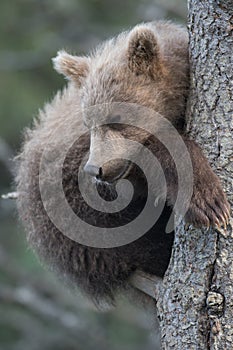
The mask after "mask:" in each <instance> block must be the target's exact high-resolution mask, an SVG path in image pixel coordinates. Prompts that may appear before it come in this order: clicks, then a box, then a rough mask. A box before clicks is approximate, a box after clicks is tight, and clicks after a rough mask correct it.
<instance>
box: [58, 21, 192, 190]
mask: <svg viewBox="0 0 233 350" xmlns="http://www.w3.org/2000/svg"><path fill="white" fill-rule="evenodd" d="M187 45H188V40H187V33H186V31H185V30H184V29H183V28H179V27H178V26H177V25H173V24H171V23H164V22H163V23H160V22H158V23H156V24H155V23H148V24H141V25H138V26H136V27H135V28H133V29H132V30H131V31H129V32H125V33H122V34H120V35H119V36H118V37H116V38H114V39H112V40H110V41H108V42H106V43H105V44H103V45H101V46H100V47H99V48H98V49H97V50H96V51H95V52H94V53H93V54H92V55H90V56H88V57H78V56H72V55H70V54H68V53H66V52H65V51H60V52H59V53H58V55H57V57H56V58H54V59H53V62H54V66H55V69H56V70H57V71H58V72H59V73H62V74H63V75H65V77H66V78H67V79H69V80H71V82H72V84H74V85H75V86H76V87H77V96H79V98H80V101H81V108H82V111H83V122H84V124H85V125H86V126H87V127H88V129H89V130H90V135H91V136H90V156H89V160H88V162H87V164H86V166H85V171H87V172H88V173H90V174H91V175H92V176H94V177H95V178H96V179H99V180H102V181H105V182H109V183H110V182H114V181H115V180H118V179H120V178H124V177H127V176H128V175H129V174H130V173H131V172H132V164H133V163H132V162H131V161H129V160H128V159H129V158H132V156H133V155H134V154H137V153H138V147H137V143H141V144H143V145H145V144H146V143H150V137H151V135H150V133H149V132H148V127H149V125H150V122H149V121H148V111H149V110H151V111H154V112H157V113H159V114H160V115H162V116H163V117H164V118H166V119H167V120H169V121H170V122H171V123H172V124H173V125H174V126H175V127H176V128H178V129H179V128H182V127H183V124H184V108H185V100H186V97H187V92H188V50H187ZM123 115H124V116H123ZM132 118H133V119H132ZM139 118H140V122H141V124H140V127H139V126H138V125H135V124H137V123H135V121H137V120H138V119H139ZM144 123H145V125H147V131H146V130H143V124H144ZM126 136H127V139H130V140H131V141H136V142H131V144H130V145H129V144H126V143H125V142H124V140H125V138H126ZM112 140H114V142H112ZM109 155H111V159H109Z"/></svg>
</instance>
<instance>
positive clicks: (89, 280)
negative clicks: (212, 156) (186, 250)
mask: <svg viewBox="0 0 233 350" xmlns="http://www.w3.org/2000/svg"><path fill="white" fill-rule="evenodd" d="M53 63H54V67H55V69H56V70H57V72H59V73H61V74H63V75H64V76H65V77H66V78H67V79H68V80H69V82H68V84H67V87H66V88H65V89H64V90H63V91H62V92H58V94H57V95H56V96H55V98H54V99H53V101H52V102H51V103H49V104H47V105H45V107H44V109H43V110H42V111H40V113H39V117H38V118H37V120H36V121H35V123H34V126H33V127H32V128H31V129H28V130H27V131H26V133H25V141H24V144H23V146H22V151H21V153H20V155H19V156H18V157H17V159H18V167H17V169H18V170H17V177H16V182H17V191H18V193H19V198H18V211H19V216H20V218H21V220H22V222H23V224H24V226H25V229H26V232H27V239H28V242H29V244H30V245H31V247H32V248H33V249H34V250H35V252H36V253H37V254H38V256H39V257H40V258H41V259H42V260H43V261H45V262H46V263H47V264H48V266H49V267H50V268H51V269H52V270H54V271H55V272H56V273H57V274H58V276H59V277H60V278H61V279H62V280H63V279H67V280H69V281H71V283H73V284H74V285H76V286H77V287H78V288H80V289H81V290H82V291H83V292H84V293H85V294H87V295H88V296H89V297H90V298H91V299H92V300H93V301H94V302H95V303H96V304H97V305H98V304H100V303H101V302H102V300H105V301H107V302H108V303H109V302H110V303H114V298H115V295H116V293H117V292H119V291H122V290H124V289H126V288H127V287H128V281H129V279H130V276H131V275H132V274H133V272H134V271H135V270H137V269H139V270H143V271H145V272H148V273H151V274H155V275H157V276H161V277H162V276H163V275H164V273H165V271H166V269H167V266H168V263H169V259H170V255H171V249H172V244H173V238H174V232H173V231H172V232H170V233H165V231H166V225H167V222H168V220H169V218H170V217H171V213H172V209H173V207H174V205H175V202H176V197H177V193H178V172H177V169H176V164H175V162H174V160H173V158H172V156H171V154H170V153H169V151H168V149H167V147H166V145H164V144H163V143H162V142H161V140H159V137H156V136H155V135H154V134H153V133H150V132H148V127H147V128H145V129H146V130H145V129H143V128H142V127H138V126H134V125H127V124H126V123H125V122H122V123H121V115H120V114H119V111H118V112H117V113H115V114H114V113H112V112H111V108H110V109H108V105H110V106H111V105H114V104H115V105H117V106H121V105H122V104H124V103H126V104H129V105H130V106H133V105H137V106H141V107H142V110H143V108H146V109H147V110H150V111H153V112H155V113H158V114H159V115H161V116H162V117H163V118H164V119H165V120H166V121H168V122H169V123H170V124H171V125H172V126H173V127H174V128H175V130H176V131H177V133H178V134H179V135H180V138H181V140H182V142H183V143H184V145H185V147H186V149H187V150H188V153H189V156H190V159H191V163H192V171H193V173H192V177H193V188H192V196H191V201H190V203H189V206H188V208H187V211H186V214H185V217H184V219H185V220H186V222H188V223H190V224H193V225H195V226H198V227H202V226H204V227H209V226H211V225H212V226H215V225H218V226H220V225H224V226H225V225H226V223H227V221H228V218H229V205H228V202H227V199H226V196H225V194H224V192H223V189H222V187H221V185H220V182H219V179H218V177H217V176H216V175H215V174H214V173H213V171H212V170H211V168H210V166H209V164H208V161H207V160H206V158H205V157H204V155H203V154H202V152H201V150H200V148H199V146H198V145H197V144H196V143H195V142H194V141H192V140H190V139H189V138H188V137H187V136H186V135H185V103H186V100H187V95H188V87H189V62H188V35H187V32H186V30H185V29H184V28H182V27H180V26H178V25H175V24H172V23H170V22H152V23H143V24H139V25H137V26H136V27H134V28H133V29H132V30H129V31H127V32H124V33H121V34H120V35H118V36H117V37H115V38H113V39H111V40H109V41H107V42H105V43H103V44H102V45H100V46H99V47H98V48H97V49H96V50H95V51H94V52H93V53H92V54H91V55H90V56H87V57H79V56H73V55H70V54H68V53H66V52H65V51H60V52H59V53H58V55H57V57H56V58H55V59H53ZM94 106H97V109H96V110H95V109H93V111H94V113H89V114H88V113H86V111H90V110H92V108H93V107H94ZM102 106H105V107H102ZM106 106H107V107H106ZM139 109H140V108H139ZM106 110H107V112H106ZM136 114H138V115H137V118H138V119H140V113H139V112H137V111H136V110H135V115H136ZM103 117H104V118H105V119H104V122H103V123H102V122H101V123H100V122H99V121H100V120H101V118H103ZM143 118H144V117H143ZM158 120H159V119H158ZM143 123H144V125H147V119H143ZM148 123H149V121H148ZM158 124H159V122H158ZM156 128H157V129H158V130H160V128H161V125H158V126H155V129H156ZM71 135H72V137H74V139H75V137H76V135H77V137H76V139H77V140H76V141H75V142H74V143H73V144H72V146H71V147H69V149H68V151H67V154H66V157H65V160H64V163H63V167H62V186H63V191H64V194H65V198H66V200H67V202H68V204H69V206H70V207H71V208H72V210H73V212H74V213H75V214H76V215H77V216H79V217H80V218H81V219H82V220H83V221H85V222H87V223H88V224H89V225H92V226H96V227H105V228H116V227H118V226H121V228H122V227H124V225H126V224H128V223H129V222H130V221H131V220H134V219H135V217H137V216H138V215H139V214H140V212H141V211H142V210H143V208H144V206H145V203H146V200H147V198H148V197H150V200H151V201H152V202H153V203H156V196H157V194H156V193H159V190H160V182H158V183H156V181H157V180H156V179H157V177H156V171H155V170H153V172H154V173H152V178H154V179H155V184H154V188H153V186H152V188H150V186H149V185H148V183H147V178H146V176H145V174H144V172H143V169H140V167H138V166H137V164H135V163H134V162H133V161H130V160H129V158H130V156H132V154H134V155H135V154H137V152H139V151H138V149H137V148H132V149H131V147H129V148H128V147H122V146H119V145H118V146H116V147H115V148H114V147H112V148H111V149H110V148H109V147H105V145H106V140H107V141H110V142H111V141H112V140H114V141H115V142H116V143H118V142H120V141H122V140H124V139H128V140H130V141H131V142H132V144H134V143H135V142H136V143H138V144H140V145H142V147H144V148H147V149H148V150H149V151H150V152H151V154H153V155H154V156H155V157H156V159H158V161H159V163H160V166H161V169H162V171H163V173H164V176H165V180H166V188H167V191H166V198H165V205H164V207H163V210H162V212H161V215H160V216H159V218H158V220H157V221H156V222H155V223H154V224H153V225H152V226H151V227H150V228H149V229H148V230H147V232H145V233H144V234H143V235H142V236H141V237H139V238H138V239H136V240H134V241H132V242H130V243H128V244H124V245H119V246H115V247H113V248H111V247H110V248H104V247H94V246H88V245H84V244H81V243H79V242H76V241H75V240H73V239H71V238H69V237H67V236H66V235H65V234H64V233H63V232H62V230H60V229H59V228H58V227H57V226H56V225H55V224H54V223H53V221H52V220H51V218H50V216H49V215H48V213H47V211H46V208H45V206H44V203H43V200H42V195H41V191H40V181H43V178H42V179H41V178H40V176H42V175H41V174H40V164H41V159H42V155H43V152H44V150H45V149H46V148H47V149H51V148H53V149H54V150H56V151H57V152H58V153H59V152H60V151H62V150H64V149H65V148H66V147H67V144H68V142H70V138H71ZM78 135H81V136H80V137H78ZM158 135H159V134H158ZM172 135H173V134H172V133H171V135H170V136H169V137H170V138H172V137H173V136H172ZM68 140H69V141H68ZM135 147H136V146H135ZM104 153H107V155H110V156H111V160H109V161H107V162H106V161H104V159H103V154H104ZM87 156H88V159H87ZM85 157H86V158H85ZM84 159H86V160H85V161H84ZM53 162H54V167H56V158H55V159H53ZM145 164H146V162H145ZM145 167H146V169H147V171H148V172H152V170H151V169H150V168H151V165H150V164H146V165H145ZM80 171H81V172H83V173H85V174H86V176H88V178H90V179H93V182H94V185H95V186H96V187H97V190H98V193H99V195H100V196H101V197H102V198H103V199H104V200H105V202H109V203H111V202H112V201H114V200H115V199H116V198H117V191H116V186H117V182H118V181H119V180H122V179H126V180H129V181H130V182H131V183H132V185H133V188H134V193H133V196H132V199H131V202H130V203H129V204H128V205H127V206H126V207H125V208H124V209H122V210H120V212H119V213H117V212H110V213H107V212H101V210H98V209H97V208H91V207H90V206H89V205H88V204H87V203H86V201H85V199H84V198H83V196H82V194H81V191H80V189H79V186H78V185H79V183H78V175H77V174H78V173H79V172H80ZM43 176H44V177H48V179H45V180H48V181H49V183H50V184H51V188H53V186H54V179H53V178H52V177H51V175H50V174H49V172H47V173H46V172H45V173H43ZM43 176H42V177H43ZM49 176H50V178H49ZM84 187H85V184H84ZM156 187H157V188H156ZM154 189H155V190H154ZM87 191H88V186H87ZM51 193H52V192H51ZM51 197H52V195H51ZM51 200H53V199H52V198H51ZM58 204H59V203H58ZM62 219H64V222H65V220H66V217H65V215H64V218H62Z"/></svg>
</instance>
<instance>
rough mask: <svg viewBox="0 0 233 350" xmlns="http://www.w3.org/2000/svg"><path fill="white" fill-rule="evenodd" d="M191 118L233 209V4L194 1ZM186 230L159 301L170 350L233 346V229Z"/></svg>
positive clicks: (181, 234) (178, 237)
mask: <svg viewBox="0 0 233 350" xmlns="http://www.w3.org/2000/svg"><path fill="white" fill-rule="evenodd" d="M189 32H190V64H191V93H190V99H189V103H188V110H187V118H188V130H189V132H190V135H191V136H192V137H193V138H194V139H195V140H197V142H199V144H200V145H201V147H202V148H203V150H204V153H205V154H206V156H207V157H208V159H209V161H210V163H211V165H212V167H213V169H214V170H215V171H216V173H217V174H218V175H219V177H220V178H221V180H222V184H223V186H224V188H225V190H226V193H227V195H228V199H229V202H230V203H231V206H232V204H233V140H232V135H233V101H232V97H233V2H232V0H229V1H211V0H209V1H197V0H190V1H189ZM232 227H233V226H232V221H231V224H230V225H228V228H227V231H225V232H224V231H223V230H220V231H221V232H220V231H215V230H213V229H210V230H197V229H193V228H189V229H188V230H185V229H184V226H180V227H179V229H178V231H177V233H176V238H175V243H174V250H173V256H172V259H171V263H170V267H169V270H168V272H167V275H166V277H165V279H164V286H163V288H162V292H161V293H160V297H159V299H158V302H157V306H158V313H159V319H160V325H161V338H162V347H163V349H177V350H183V349H187V350H191V349H201V350H205V349H218V350H221V349H232V344H233V229H232Z"/></svg>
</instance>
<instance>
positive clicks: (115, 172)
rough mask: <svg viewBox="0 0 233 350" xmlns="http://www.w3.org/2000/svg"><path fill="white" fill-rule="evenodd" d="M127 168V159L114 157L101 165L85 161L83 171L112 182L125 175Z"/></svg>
mask: <svg viewBox="0 0 233 350" xmlns="http://www.w3.org/2000/svg"><path fill="white" fill-rule="evenodd" d="M129 168H130V162H129V161H126V160H123V159H116V160H115V159H114V160H111V161H109V162H106V163H104V164H103V165H102V167H99V166H96V165H94V164H90V163H89V162H87V163H86V165H85V166H84V171H85V172H86V173H88V174H89V175H91V176H93V177H95V178H96V179H97V180H99V181H104V182H110V183H112V182H114V181H117V180H119V179H121V178H124V177H126V176H127V174H128V172H129Z"/></svg>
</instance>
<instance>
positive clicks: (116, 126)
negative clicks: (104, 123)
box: [108, 114, 125, 131]
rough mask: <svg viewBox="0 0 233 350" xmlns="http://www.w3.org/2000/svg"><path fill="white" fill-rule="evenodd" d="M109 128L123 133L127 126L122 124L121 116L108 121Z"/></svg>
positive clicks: (115, 116)
mask: <svg viewBox="0 0 233 350" xmlns="http://www.w3.org/2000/svg"><path fill="white" fill-rule="evenodd" d="M108 126H109V127H110V128H111V129H112V130H118V131H121V130H123V129H124V128H125V124H122V123H121V116H120V115H118V114H117V115H114V116H112V117H111V118H109V120H108Z"/></svg>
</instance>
